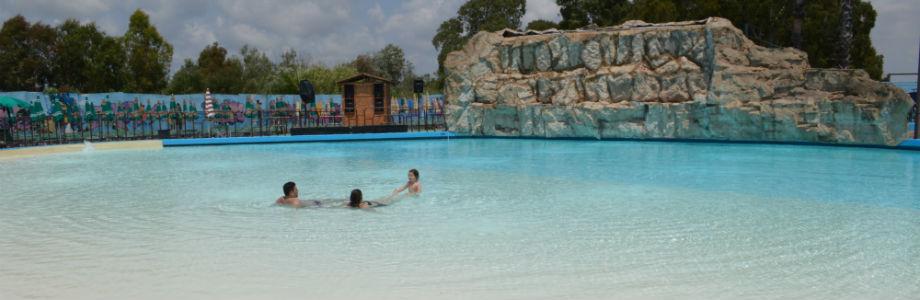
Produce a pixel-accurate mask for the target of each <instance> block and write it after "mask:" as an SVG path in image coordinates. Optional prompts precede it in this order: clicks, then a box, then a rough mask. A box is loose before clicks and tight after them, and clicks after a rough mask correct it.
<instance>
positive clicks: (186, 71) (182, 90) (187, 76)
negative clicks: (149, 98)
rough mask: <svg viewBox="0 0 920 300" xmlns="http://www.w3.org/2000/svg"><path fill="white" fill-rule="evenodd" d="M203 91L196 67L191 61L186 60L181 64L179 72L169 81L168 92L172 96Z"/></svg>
mask: <svg viewBox="0 0 920 300" xmlns="http://www.w3.org/2000/svg"><path fill="white" fill-rule="evenodd" d="M203 90H204V88H203V85H202V83H201V74H200V73H199V72H198V65H197V64H195V62H194V61H192V60H191V59H188V58H186V59H185V61H184V62H183V63H182V67H180V68H179V71H176V74H174V75H173V77H172V80H170V81H169V92H170V93H173V94H190V93H200V92H201V91H203Z"/></svg>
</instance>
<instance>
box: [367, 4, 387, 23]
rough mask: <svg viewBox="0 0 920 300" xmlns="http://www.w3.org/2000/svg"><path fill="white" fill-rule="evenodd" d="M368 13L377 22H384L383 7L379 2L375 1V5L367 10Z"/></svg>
mask: <svg viewBox="0 0 920 300" xmlns="http://www.w3.org/2000/svg"><path fill="white" fill-rule="evenodd" d="M367 15H368V16H370V17H371V18H373V19H374V20H375V21H377V22H382V21H383V19H384V15H383V7H380V3H379V2H374V6H373V7H371V9H369V10H368V11H367Z"/></svg>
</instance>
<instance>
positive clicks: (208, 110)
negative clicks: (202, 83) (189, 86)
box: [204, 89, 215, 118]
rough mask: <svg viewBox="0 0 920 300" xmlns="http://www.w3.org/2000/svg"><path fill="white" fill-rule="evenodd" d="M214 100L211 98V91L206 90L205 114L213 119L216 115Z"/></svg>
mask: <svg viewBox="0 0 920 300" xmlns="http://www.w3.org/2000/svg"><path fill="white" fill-rule="evenodd" d="M214 106H215V103H214V98H212V97H211V89H205V91H204V114H205V116H207V117H208V118H213V117H214V115H215V112H214Z"/></svg>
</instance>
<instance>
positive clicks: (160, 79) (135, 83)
mask: <svg viewBox="0 0 920 300" xmlns="http://www.w3.org/2000/svg"><path fill="white" fill-rule="evenodd" d="M124 44H125V51H127V63H128V68H127V69H128V72H127V73H128V78H127V85H126V89H127V90H128V91H132V92H143V93H147V92H160V91H162V90H163V89H164V88H166V83H167V81H166V80H167V75H168V74H169V65H170V62H171V61H172V55H173V48H172V45H170V44H169V43H168V42H166V40H165V39H164V38H163V37H162V36H160V33H159V32H157V29H156V27H153V25H151V24H150V17H149V16H147V14H146V13H144V12H143V11H141V10H139V9H138V10H136V11H135V12H134V14H132V15H131V21H130V23H129V24H128V31H127V32H125V36H124Z"/></svg>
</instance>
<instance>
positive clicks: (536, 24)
mask: <svg viewBox="0 0 920 300" xmlns="http://www.w3.org/2000/svg"><path fill="white" fill-rule="evenodd" d="M553 28H559V24H556V22H553V21H547V20H542V19H537V20H533V21H530V23H527V28H526V29H527V30H537V31H543V30H547V29H553Z"/></svg>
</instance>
